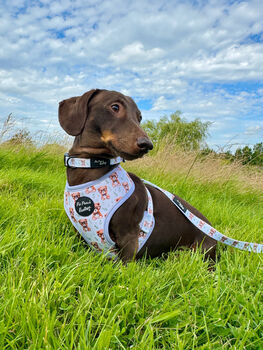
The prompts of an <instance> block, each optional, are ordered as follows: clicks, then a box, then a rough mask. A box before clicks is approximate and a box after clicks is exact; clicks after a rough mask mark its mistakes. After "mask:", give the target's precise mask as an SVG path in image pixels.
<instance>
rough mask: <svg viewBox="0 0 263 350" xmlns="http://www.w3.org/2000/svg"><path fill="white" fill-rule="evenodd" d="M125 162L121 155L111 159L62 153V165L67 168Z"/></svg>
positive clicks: (92, 166)
mask: <svg viewBox="0 0 263 350" xmlns="http://www.w3.org/2000/svg"><path fill="white" fill-rule="evenodd" d="M121 162H125V160H124V159H123V158H121V157H116V158H112V159H107V158H76V157H72V156H70V155H69V154H68V153H65V155H64V165H65V166H66V167H67V168H84V169H85V168H90V169H95V168H103V167H106V166H109V165H115V164H120V163H121Z"/></svg>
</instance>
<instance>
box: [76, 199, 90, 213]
mask: <svg viewBox="0 0 263 350" xmlns="http://www.w3.org/2000/svg"><path fill="white" fill-rule="evenodd" d="M75 209H76V212H77V213H78V214H79V215H81V216H89V215H91V214H92V213H93V211H94V202H93V200H92V199H90V198H89V197H84V196H83V197H79V198H78V199H77V200H76V203H75Z"/></svg>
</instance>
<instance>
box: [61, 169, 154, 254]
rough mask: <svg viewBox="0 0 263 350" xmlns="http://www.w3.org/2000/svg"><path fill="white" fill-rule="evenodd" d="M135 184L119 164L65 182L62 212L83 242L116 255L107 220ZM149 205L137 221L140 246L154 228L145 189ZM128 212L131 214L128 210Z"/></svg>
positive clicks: (149, 197) (131, 191)
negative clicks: (71, 182) (96, 175)
mask: <svg viewBox="0 0 263 350" xmlns="http://www.w3.org/2000/svg"><path fill="white" fill-rule="evenodd" d="M134 189H135V185H134V183H133V181H132V179H131V178H130V176H129V174H128V173H127V172H126V171H125V170H124V169H123V168H122V167H121V166H120V165H119V166H118V167H116V168H114V169H113V170H111V171H110V172H108V173H107V174H105V175H104V176H102V177H101V178H99V179H97V180H95V181H90V182H86V183H84V184H81V185H76V186H69V184H68V183H66V188H65V194H64V207H65V211H66V213H67V215H68V217H69V219H70V221H71V222H72V224H73V225H74V227H75V228H76V229H77V231H78V232H79V233H80V234H81V236H82V237H83V238H84V239H85V241H86V242H87V243H88V244H89V246H91V247H92V248H95V249H96V250H97V251H98V252H104V253H107V255H108V256H109V257H116V254H117V250H116V249H115V242H114V241H113V240H112V239H111V238H110V235H109V223H110V220H111V218H112V216H113V214H114V213H115V212H116V210H117V209H118V208H119V207H120V206H121V205H122V204H123V203H124V202H125V201H126V200H127V199H128V198H129V197H130V196H131V195H132V193H133V192H134ZM146 191H147V195H148V207H147V210H146V211H145V212H144V216H143V219H142V221H141V222H140V229H141V231H140V234H139V248H138V251H140V250H141V248H142V247H143V246H144V244H145V243H146V241H147V239H148V238H149V237H150V235H151V233H152V230H153V228H154V223H155V222H154V217H153V202H152V197H151V194H150V192H149V191H148V190H147V188H146ZM127 215H132V214H130V213H127Z"/></svg>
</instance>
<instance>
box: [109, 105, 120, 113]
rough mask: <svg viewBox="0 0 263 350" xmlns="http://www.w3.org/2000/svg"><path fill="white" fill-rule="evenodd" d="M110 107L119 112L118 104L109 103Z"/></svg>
mask: <svg viewBox="0 0 263 350" xmlns="http://www.w3.org/2000/svg"><path fill="white" fill-rule="evenodd" d="M111 109H112V110H113V111H114V112H119V109H120V107H119V105H117V103H114V104H113V105H111Z"/></svg>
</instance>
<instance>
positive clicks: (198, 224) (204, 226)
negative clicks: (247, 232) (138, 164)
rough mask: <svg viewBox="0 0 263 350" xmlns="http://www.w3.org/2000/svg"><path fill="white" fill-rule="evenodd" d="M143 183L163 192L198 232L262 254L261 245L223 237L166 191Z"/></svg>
mask: <svg viewBox="0 0 263 350" xmlns="http://www.w3.org/2000/svg"><path fill="white" fill-rule="evenodd" d="M143 182H144V183H145V184H148V185H151V186H153V187H155V188H157V189H158V190H160V191H161V192H163V193H164V194H165V195H166V196H167V197H168V198H169V199H170V200H171V201H172V202H173V204H174V205H175V206H176V207H177V208H178V209H179V210H180V211H181V212H182V213H183V214H184V215H185V216H186V217H187V219H188V220H189V221H191V223H192V224H193V225H194V226H196V227H197V228H198V229H199V230H200V231H202V232H203V233H204V234H206V235H207V236H209V237H212V238H213V239H215V240H216V241H218V242H221V243H224V244H227V245H229V246H231V247H234V248H238V249H241V250H246V251H249V252H254V253H263V244H259V243H249V242H242V241H238V240H236V239H233V238H230V237H227V236H225V235H223V234H222V233H220V232H219V231H217V230H216V229H215V228H213V227H212V226H210V225H209V224H207V223H206V222H205V221H203V220H201V219H199V218H198V217H197V216H195V215H194V214H193V213H191V212H190V211H189V210H188V209H187V208H185V206H184V205H183V204H182V203H181V202H180V201H179V200H178V199H177V198H176V197H175V196H174V195H173V194H172V193H170V192H168V191H166V190H163V189H162V188H160V187H158V186H156V185H154V184H152V183H151V182H149V181H146V180H143Z"/></svg>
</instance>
